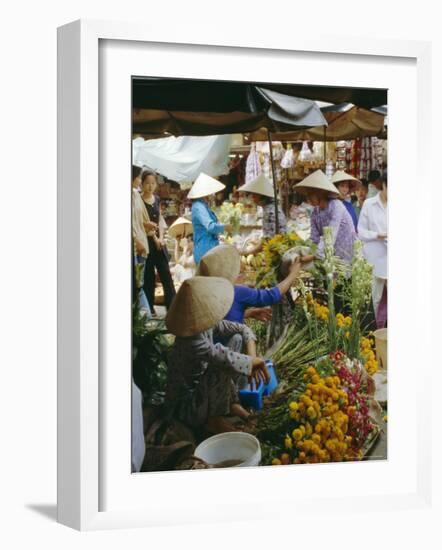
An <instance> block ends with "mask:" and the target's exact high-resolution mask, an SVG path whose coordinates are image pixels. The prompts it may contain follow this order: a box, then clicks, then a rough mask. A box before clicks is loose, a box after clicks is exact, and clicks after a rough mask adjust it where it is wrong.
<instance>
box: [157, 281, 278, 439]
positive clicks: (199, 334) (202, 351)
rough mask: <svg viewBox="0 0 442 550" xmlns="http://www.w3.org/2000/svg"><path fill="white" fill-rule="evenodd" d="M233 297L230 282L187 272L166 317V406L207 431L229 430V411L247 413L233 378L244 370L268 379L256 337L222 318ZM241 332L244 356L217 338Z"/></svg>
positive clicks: (256, 379) (178, 415) (256, 377)
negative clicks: (172, 338) (168, 346)
mask: <svg viewBox="0 0 442 550" xmlns="http://www.w3.org/2000/svg"><path fill="white" fill-rule="evenodd" d="M232 302H233V286H232V284H231V283H230V282H229V281H227V280H226V279H223V278H220V277H192V278H191V279H187V280H186V281H184V283H183V284H182V285H181V287H180V290H179V291H178V293H177V295H176V296H175V299H174V301H173V303H172V306H171V307H170V309H169V311H168V313H167V316H166V325H167V328H168V329H169V331H170V332H171V333H172V334H175V336H176V338H175V342H174V345H173V347H172V351H171V354H170V357H169V363H168V386H167V391H166V405H167V407H168V409H169V410H170V411H171V412H172V413H173V414H174V415H175V416H176V417H177V418H178V419H179V420H181V421H182V422H184V423H186V424H188V425H189V426H191V427H192V428H196V429H205V430H207V431H209V432H212V433H220V432H225V431H232V430H234V427H233V425H232V424H230V423H229V421H228V418H227V417H228V415H230V414H234V415H237V416H240V417H243V418H246V417H247V416H248V413H247V411H245V410H244V409H243V408H242V407H241V406H240V404H239V403H238V396H237V392H236V380H237V379H238V377H239V376H242V375H245V376H248V377H249V379H254V380H255V381H256V382H257V383H258V384H259V382H260V380H263V381H264V382H265V383H268V381H269V374H268V372H267V369H266V366H265V362H264V359H262V358H260V357H256V346H255V337H254V335H253V332H252V331H251V330H250V329H249V328H248V327H246V326H245V325H240V324H239V323H232V322H230V321H223V320H222V319H223V318H224V316H225V315H226V313H227V312H228V310H229V309H230V307H231V305H232ZM235 334H240V335H241V336H242V339H243V341H244V342H245V345H246V348H247V353H248V354H247V355H245V354H243V353H238V352H235V351H233V350H231V349H229V348H228V347H226V346H223V345H222V344H220V343H217V344H215V343H214V339H216V338H218V339H219V338H229V337H231V336H233V335H235Z"/></svg>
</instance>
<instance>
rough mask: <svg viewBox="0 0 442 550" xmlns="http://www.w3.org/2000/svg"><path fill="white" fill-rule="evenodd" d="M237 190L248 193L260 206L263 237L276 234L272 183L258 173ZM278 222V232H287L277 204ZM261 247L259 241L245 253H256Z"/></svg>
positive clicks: (284, 218)
mask: <svg viewBox="0 0 442 550" xmlns="http://www.w3.org/2000/svg"><path fill="white" fill-rule="evenodd" d="M238 191H240V192H242V193H249V194H250V195H251V197H252V200H253V202H254V203H255V204H256V205H257V206H261V207H262V212H263V213H262V236H263V238H264V239H271V238H272V237H274V236H275V235H276V222H275V201H274V192H273V185H272V183H271V182H270V180H268V179H267V178H266V177H265V176H264V174H260V175H259V176H258V177H257V178H255V179H254V180H253V181H251V182H249V183H246V184H244V185H242V186H241V187H239V188H238ZM277 208H278V222H279V233H281V234H283V233H287V220H286V217H285V215H284V212H283V211H282V208H281V207H280V205H279V204H278V207H277ZM261 249H262V242H261V243H259V244H258V245H257V246H256V247H255V248H254V249H253V250H250V251H248V252H247V254H257V253H258V252H260V251H261Z"/></svg>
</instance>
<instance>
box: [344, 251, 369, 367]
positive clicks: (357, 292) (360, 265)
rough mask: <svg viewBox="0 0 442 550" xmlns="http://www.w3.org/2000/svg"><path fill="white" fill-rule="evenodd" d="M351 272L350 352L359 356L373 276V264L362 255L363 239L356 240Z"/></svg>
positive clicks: (353, 355) (351, 355) (354, 355)
mask: <svg viewBox="0 0 442 550" xmlns="http://www.w3.org/2000/svg"><path fill="white" fill-rule="evenodd" d="M351 273H352V277H351V298H350V307H351V312H352V317H353V323H352V325H351V328H350V338H349V346H348V354H349V355H350V357H359V348H360V339H361V323H362V320H363V316H364V313H365V311H366V309H367V305H368V304H369V302H370V298H371V283H372V276H373V268H372V266H371V265H370V264H369V263H368V262H367V261H366V260H365V259H364V257H363V255H362V242H361V241H356V242H355V244H354V248H353V262H352V269H351Z"/></svg>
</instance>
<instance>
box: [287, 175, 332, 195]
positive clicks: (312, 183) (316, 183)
mask: <svg viewBox="0 0 442 550" xmlns="http://www.w3.org/2000/svg"><path fill="white" fill-rule="evenodd" d="M294 189H295V190H296V191H297V192H298V193H301V194H306V193H307V192H308V191H311V190H314V189H317V190H319V191H327V192H328V193H329V194H330V195H332V196H334V197H339V196H340V193H339V191H338V189H337V188H336V187H335V186H334V185H333V183H332V182H331V181H330V180H329V179H328V177H327V176H326V175H325V174H324V172H323V171H322V170H316V171H315V172H313V173H312V174H310V175H309V176H307V177H306V178H305V179H303V180H302V181H300V182H299V183H297V184H296V185H295V186H294Z"/></svg>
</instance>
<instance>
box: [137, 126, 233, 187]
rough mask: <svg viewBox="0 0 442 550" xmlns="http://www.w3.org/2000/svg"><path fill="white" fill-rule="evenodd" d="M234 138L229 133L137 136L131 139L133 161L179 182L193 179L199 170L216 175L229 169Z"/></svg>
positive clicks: (226, 172)
mask: <svg viewBox="0 0 442 550" xmlns="http://www.w3.org/2000/svg"><path fill="white" fill-rule="evenodd" d="M231 142H232V136H230V135H222V136H181V137H174V136H171V137H167V138H160V139H151V140H144V139H143V138H137V139H134V140H133V142H132V162H133V164H135V165H136V166H147V167H148V168H150V169H151V170H154V171H155V172H158V173H159V174H161V175H163V176H165V177H166V178H168V179H170V180H172V181H176V182H178V183H185V182H192V181H194V180H195V179H196V178H197V176H198V175H199V174H200V172H204V173H205V174H208V175H209V176H212V177H217V176H220V175H223V174H228V173H229V151H230V145H231Z"/></svg>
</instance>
